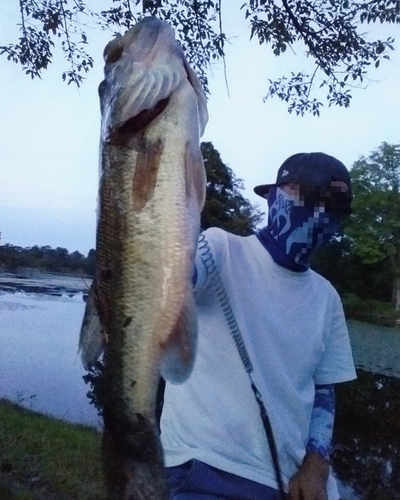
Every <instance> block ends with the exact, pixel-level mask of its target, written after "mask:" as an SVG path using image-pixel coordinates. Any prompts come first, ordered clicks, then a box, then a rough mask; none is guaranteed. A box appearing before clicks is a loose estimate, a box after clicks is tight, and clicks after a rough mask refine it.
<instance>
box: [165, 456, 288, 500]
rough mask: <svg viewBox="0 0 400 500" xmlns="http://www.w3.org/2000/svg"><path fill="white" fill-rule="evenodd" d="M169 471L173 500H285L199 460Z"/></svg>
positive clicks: (276, 492) (252, 482) (260, 486)
mask: <svg viewBox="0 0 400 500" xmlns="http://www.w3.org/2000/svg"><path fill="white" fill-rule="evenodd" d="M166 470H167V476H168V483H169V487H170V500H224V499H225V500H226V499H229V500H281V498H280V496H279V492H278V491H277V490H274V489H273V488H269V487H268V486H265V485H263V484H259V483H256V482H254V481H250V480H249V479H245V478H243V477H239V476H235V475H234V474H230V473H229V472H224V471H222V470H219V469H216V468H215V467H211V466H210V465H207V464H204V463H203V462H199V461H198V460H190V461H189V462H186V463H185V464H182V465H178V466H176V467H167V469H166ZM282 500H284V499H282Z"/></svg>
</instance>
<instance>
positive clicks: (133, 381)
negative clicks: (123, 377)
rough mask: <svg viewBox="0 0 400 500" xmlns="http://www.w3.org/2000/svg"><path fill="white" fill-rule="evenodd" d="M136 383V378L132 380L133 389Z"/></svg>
mask: <svg viewBox="0 0 400 500" xmlns="http://www.w3.org/2000/svg"><path fill="white" fill-rule="evenodd" d="M135 385H136V380H132V382H131V389H132V387H135Z"/></svg>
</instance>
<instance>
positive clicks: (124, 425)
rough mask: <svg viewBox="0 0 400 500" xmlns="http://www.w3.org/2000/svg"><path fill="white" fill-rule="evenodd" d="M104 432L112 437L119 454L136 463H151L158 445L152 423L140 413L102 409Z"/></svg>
mask: <svg viewBox="0 0 400 500" xmlns="http://www.w3.org/2000/svg"><path fill="white" fill-rule="evenodd" d="M103 415H104V431H105V433H107V434H108V435H110V436H112V438H113V440H114V442H115V444H116V446H117V448H118V451H119V453H121V454H123V455H125V456H127V457H130V458H133V459H134V460H135V461H138V462H152V461H154V460H155V459H156V457H157V455H158V450H159V445H158V440H157V437H156V434H155V432H154V426H153V424H152V422H151V421H150V420H149V419H148V418H146V417H145V416H143V415H142V414H140V413H133V414H132V413H128V412H127V411H126V412H124V413H122V412H119V413H117V412H116V408H115V407H114V408H113V409H112V410H110V408H109V407H107V406H105V407H104V414H103Z"/></svg>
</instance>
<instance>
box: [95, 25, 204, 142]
mask: <svg viewBox="0 0 400 500" xmlns="http://www.w3.org/2000/svg"><path fill="white" fill-rule="evenodd" d="M104 60H105V68H104V80H103V81H102V82H101V83H100V86H99V96H100V105H101V114H102V132H101V134H102V140H103V142H106V143H110V142H111V143H112V142H114V141H118V140H121V135H122V136H124V135H125V134H126V135H128V134H135V133H137V132H138V131H140V130H142V129H143V128H145V127H146V126H147V125H148V124H149V123H150V122H151V121H152V120H154V119H155V118H156V117H157V116H159V115H160V114H161V113H162V112H163V111H164V110H165V109H166V107H167V105H168V102H169V99H170V97H171V95H172V94H173V92H174V91H175V90H176V89H177V88H178V86H179V85H180V84H181V82H182V80H183V79H185V80H187V81H188V82H189V83H190V85H192V87H193V89H194V91H195V96H196V99H197V108H198V121H199V131H200V135H202V133H203V132H204V128H205V125H206V123H207V120H208V115H207V107H206V100H205V96H204V93H203V90H202V88H201V84H200V82H199V80H198V78H197V76H196V74H195V73H194V71H193V70H192V69H191V68H190V67H189V64H188V63H187V61H186V59H185V56H184V53H183V50H182V48H181V47H180V45H179V44H178V42H177V41H176V39H175V35H174V32H173V30H172V28H171V27H170V26H169V24H168V23H166V22H163V21H160V20H159V19H157V18H155V17H145V18H143V19H142V20H141V21H140V22H139V23H138V24H136V25H135V26H134V27H133V28H132V29H130V30H129V31H128V32H127V33H125V35H123V36H122V35H118V36H117V37H116V38H115V39H114V40H112V41H111V42H110V43H108V45H107V46H106V48H105V49H104Z"/></svg>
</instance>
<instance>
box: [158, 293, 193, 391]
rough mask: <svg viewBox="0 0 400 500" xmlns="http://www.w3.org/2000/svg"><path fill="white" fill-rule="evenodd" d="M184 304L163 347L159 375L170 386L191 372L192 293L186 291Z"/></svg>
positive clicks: (178, 382) (185, 377)
mask: <svg viewBox="0 0 400 500" xmlns="http://www.w3.org/2000/svg"><path fill="white" fill-rule="evenodd" d="M186 297H187V299H186V303H185V304H184V306H183V307H182V310H181V313H180V315H179V318H178V321H177V323H176V325H175V328H174V329H173V331H172V333H171V335H170V336H169V338H168V340H167V341H166V343H165V345H164V346H163V351H162V354H161V364H160V373H161V375H162V377H163V378H164V379H165V380H167V381H168V382H171V383H172V384H181V383H182V382H184V381H185V380H186V379H188V378H189V375H190V374H191V372H192V368H193V364H194V359H195V354H196V344H197V313H196V306H195V303H194V298H193V292H192V290H191V289H190V290H189V289H188V291H187V294H186Z"/></svg>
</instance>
